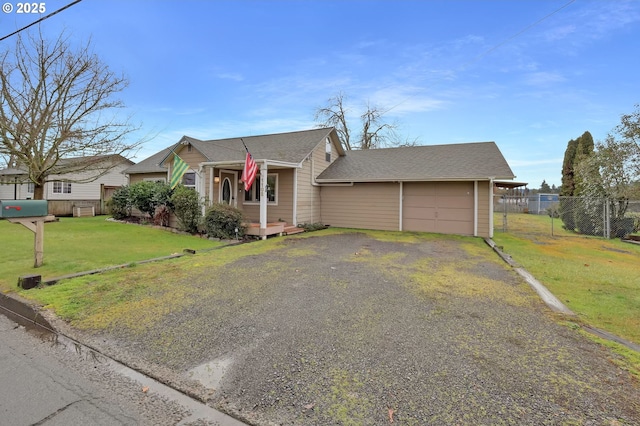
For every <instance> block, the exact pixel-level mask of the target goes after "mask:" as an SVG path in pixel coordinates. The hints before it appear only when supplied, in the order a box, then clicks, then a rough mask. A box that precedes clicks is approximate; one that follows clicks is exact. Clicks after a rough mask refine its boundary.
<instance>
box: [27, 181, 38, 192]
mask: <svg viewBox="0 0 640 426" xmlns="http://www.w3.org/2000/svg"><path fill="white" fill-rule="evenodd" d="M35 191H36V184H35V183H33V182H29V183H28V184H27V194H33V193H34V192H35Z"/></svg>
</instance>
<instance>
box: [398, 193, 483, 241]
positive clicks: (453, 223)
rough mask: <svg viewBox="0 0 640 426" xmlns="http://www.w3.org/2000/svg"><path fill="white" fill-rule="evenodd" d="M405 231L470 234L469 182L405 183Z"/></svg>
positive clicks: (471, 220)
mask: <svg viewBox="0 0 640 426" xmlns="http://www.w3.org/2000/svg"><path fill="white" fill-rule="evenodd" d="M402 194H403V198H402V228H403V230H405V231H421V232H438V233H441V234H460V235H473V206H474V203H473V182H405V183H404V184H403V188H402Z"/></svg>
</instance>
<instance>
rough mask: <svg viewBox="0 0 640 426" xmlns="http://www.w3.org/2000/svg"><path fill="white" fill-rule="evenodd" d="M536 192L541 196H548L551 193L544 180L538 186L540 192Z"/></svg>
mask: <svg viewBox="0 0 640 426" xmlns="http://www.w3.org/2000/svg"><path fill="white" fill-rule="evenodd" d="M538 192H539V193H541V194H549V193H550V192H551V187H550V186H549V184H548V183H547V181H546V180H543V181H542V183H541V184H540V190H539V191H538Z"/></svg>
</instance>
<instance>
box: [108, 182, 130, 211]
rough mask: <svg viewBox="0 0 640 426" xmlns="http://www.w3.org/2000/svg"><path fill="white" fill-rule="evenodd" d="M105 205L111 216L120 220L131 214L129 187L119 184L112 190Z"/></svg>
mask: <svg viewBox="0 0 640 426" xmlns="http://www.w3.org/2000/svg"><path fill="white" fill-rule="evenodd" d="M107 207H108V208H109V212H110V213H111V216H113V218H114V219H116V220H122V219H125V218H127V217H129V216H131V207H132V204H131V199H130V197H129V187H128V186H127V185H124V186H121V187H120V188H118V189H116V190H115V191H114V192H113V196H112V197H111V199H110V200H109V201H108V202H107Z"/></svg>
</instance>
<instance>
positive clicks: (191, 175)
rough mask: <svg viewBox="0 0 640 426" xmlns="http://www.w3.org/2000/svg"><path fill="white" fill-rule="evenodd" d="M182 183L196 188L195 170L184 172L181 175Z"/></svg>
mask: <svg viewBox="0 0 640 426" xmlns="http://www.w3.org/2000/svg"><path fill="white" fill-rule="evenodd" d="M182 184H183V185H184V186H186V187H187V188H193V189H196V174H195V172H186V173H185V174H184V175H182Z"/></svg>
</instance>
